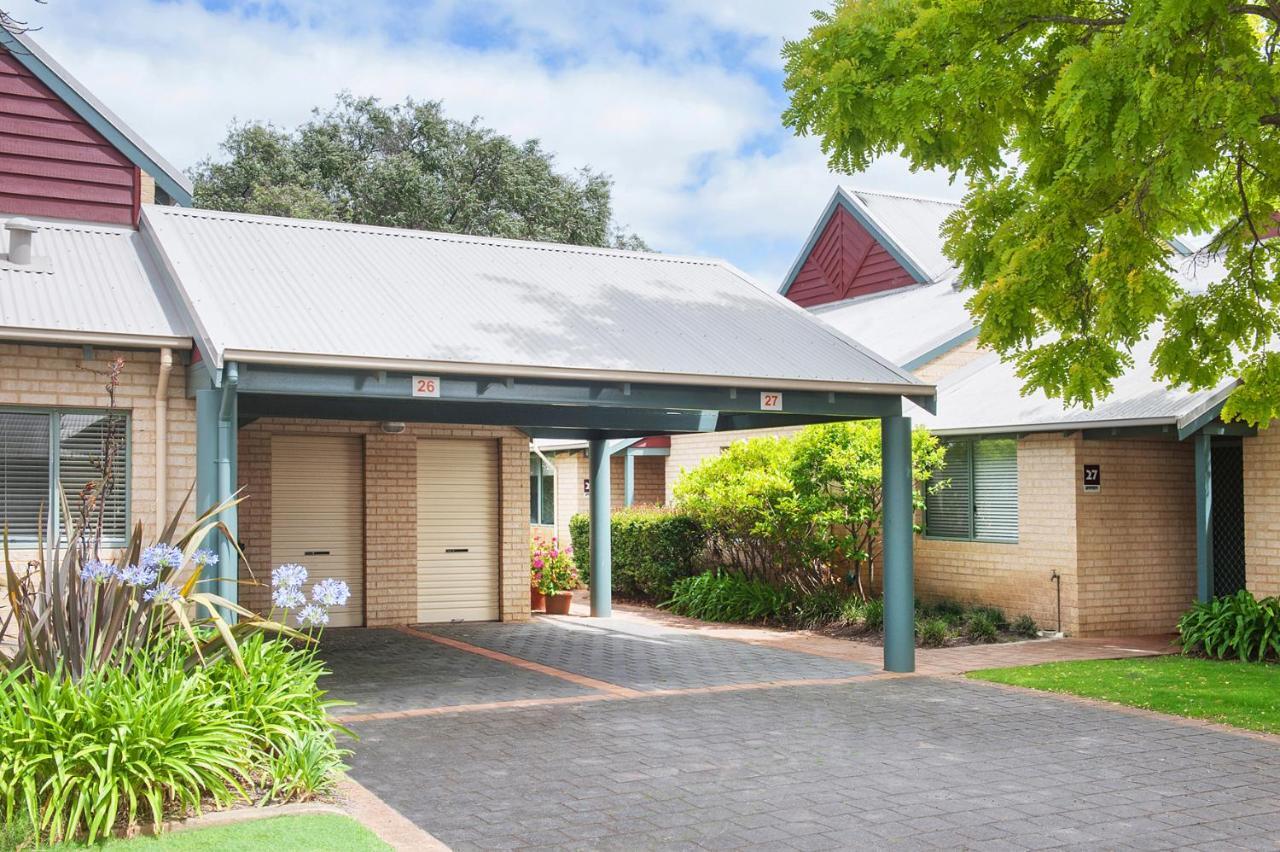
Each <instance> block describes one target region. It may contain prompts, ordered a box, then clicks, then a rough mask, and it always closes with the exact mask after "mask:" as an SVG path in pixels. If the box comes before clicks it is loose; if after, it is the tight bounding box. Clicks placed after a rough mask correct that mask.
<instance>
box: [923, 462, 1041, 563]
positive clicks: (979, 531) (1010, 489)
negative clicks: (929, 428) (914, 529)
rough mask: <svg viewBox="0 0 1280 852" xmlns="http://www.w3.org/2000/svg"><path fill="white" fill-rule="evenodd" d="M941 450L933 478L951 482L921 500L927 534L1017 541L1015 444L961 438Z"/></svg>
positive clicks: (938, 536)
mask: <svg viewBox="0 0 1280 852" xmlns="http://www.w3.org/2000/svg"><path fill="white" fill-rule="evenodd" d="M945 446H946V451H947V454H946V460H945V461H944V463H943V466H942V469H941V470H939V471H938V472H937V473H936V474H935V475H934V476H935V478H936V479H939V480H947V481H949V482H950V484H949V485H948V486H947V487H946V488H943V489H941V490H940V491H938V492H936V493H934V494H929V495H927V496H926V497H925V512H924V523H925V535H927V536H928V537H929V538H949V539H960V540H962V541H995V542H1017V540H1018V442H1017V440H1016V439H1014V438H984V439H979V440H959V441H948V442H947V443H946V445H945Z"/></svg>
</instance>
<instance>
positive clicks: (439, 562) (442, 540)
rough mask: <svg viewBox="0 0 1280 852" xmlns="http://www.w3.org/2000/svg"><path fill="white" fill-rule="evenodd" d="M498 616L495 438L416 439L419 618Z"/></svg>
mask: <svg viewBox="0 0 1280 852" xmlns="http://www.w3.org/2000/svg"><path fill="white" fill-rule="evenodd" d="M496 618H498V443H497V441H468V440H446V439H436V438H430V439H424V440H422V441H419V442H418V620H419V621H423V622H438V621H492V620H494V619H496Z"/></svg>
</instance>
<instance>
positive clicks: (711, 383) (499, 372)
mask: <svg viewBox="0 0 1280 852" xmlns="http://www.w3.org/2000/svg"><path fill="white" fill-rule="evenodd" d="M222 357H223V358H224V359H227V360H228V361H230V360H235V361H241V362H244V363H249V364H274V365H277V366H287V367H322V368H336V369H351V370H367V371H370V372H375V371H378V370H386V371H388V372H400V373H404V372H413V371H422V372H427V373H440V374H444V375H456V376H512V377H515V378H522V379H566V380H571V381H596V382H635V383H636V384H661V385H690V386H694V387H739V388H750V389H755V390H776V391H788V390H792V391H820V392H826V393H858V394H870V395H877V396H912V397H932V396H936V395H937V388H936V387H934V386H933V385H927V384H924V383H907V382H893V383H889V382H885V383H880V382H838V381H830V380H824V379H771V378H760V377H759V376H708V375H704V374H698V373H654V372H643V371H637V370H587V369H582V368H578V367H534V366H525V365H519V366H515V365H511V364H479V363H459V362H457V361H416V360H408V359H398V358H371V357H363V356H349V355H320V354H308V353H301V352H299V353H294V352H269V351H263V350H254V349H227V350H225V351H224V352H223V353H222Z"/></svg>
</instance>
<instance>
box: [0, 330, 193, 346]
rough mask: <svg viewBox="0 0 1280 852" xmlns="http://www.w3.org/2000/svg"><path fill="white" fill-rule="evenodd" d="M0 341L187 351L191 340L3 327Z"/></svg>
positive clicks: (187, 338)
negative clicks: (166, 348)
mask: <svg viewBox="0 0 1280 852" xmlns="http://www.w3.org/2000/svg"><path fill="white" fill-rule="evenodd" d="M0 339H3V340H19V341H22V342H25V343H65V344H70V345H73V346H83V345H85V344H89V345H90V346H102V347H105V348H112V347H114V348H119V349H156V348H164V347H168V348H171V349H182V350H187V349H190V348H191V338H190V337H170V336H167V335H147V334H113V333H112V332H107V331H64V330H62V329H50V328H18V327H14V326H0Z"/></svg>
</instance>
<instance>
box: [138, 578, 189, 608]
mask: <svg viewBox="0 0 1280 852" xmlns="http://www.w3.org/2000/svg"><path fill="white" fill-rule="evenodd" d="M142 599H143V600H144V601H150V602H151V603H154V604H167V603H173V602H174V601H180V600H182V593H181V592H179V591H178V590H177V589H175V588H174V587H173V586H170V585H169V584H168V583H161V584H160V585H158V586H156V587H155V588H154V589H147V590H146V592H144V593H143V595H142Z"/></svg>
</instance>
